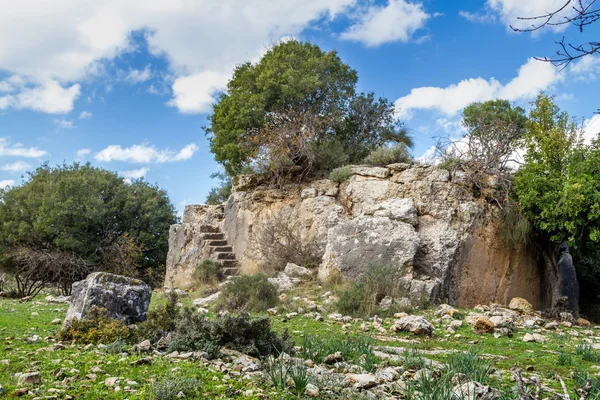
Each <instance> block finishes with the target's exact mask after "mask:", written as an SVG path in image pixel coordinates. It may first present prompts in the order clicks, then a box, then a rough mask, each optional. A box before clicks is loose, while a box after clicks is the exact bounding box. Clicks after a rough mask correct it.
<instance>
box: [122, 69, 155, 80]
mask: <svg viewBox="0 0 600 400" xmlns="http://www.w3.org/2000/svg"><path fill="white" fill-rule="evenodd" d="M151 75H152V73H151V72H150V66H147V67H146V68H144V69H142V70H140V69H132V70H130V71H129V73H128V74H127V76H125V78H124V79H125V80H126V81H127V82H129V83H133V84H135V83H142V82H145V81H147V80H148V79H150V76H151Z"/></svg>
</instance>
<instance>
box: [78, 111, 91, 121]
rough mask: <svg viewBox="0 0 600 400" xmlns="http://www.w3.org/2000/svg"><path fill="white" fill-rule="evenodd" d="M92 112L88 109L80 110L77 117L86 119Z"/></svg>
mask: <svg viewBox="0 0 600 400" xmlns="http://www.w3.org/2000/svg"><path fill="white" fill-rule="evenodd" d="M92 115H93V114H92V113H91V112H89V111H82V112H81V113H79V119H88V118H92Z"/></svg>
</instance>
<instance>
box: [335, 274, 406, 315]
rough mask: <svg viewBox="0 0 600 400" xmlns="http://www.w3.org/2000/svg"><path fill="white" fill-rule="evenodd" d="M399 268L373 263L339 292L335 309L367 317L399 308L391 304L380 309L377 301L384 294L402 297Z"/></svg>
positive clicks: (389, 312) (383, 296)
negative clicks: (385, 308) (358, 277)
mask: <svg viewBox="0 0 600 400" xmlns="http://www.w3.org/2000/svg"><path fill="white" fill-rule="evenodd" d="M400 278H401V271H400V268H399V267H397V266H381V265H374V266H371V267H369V268H368V269H367V272H366V273H365V274H364V275H363V276H362V277H361V278H360V279H358V280H357V281H353V282H350V283H349V284H348V285H347V286H346V287H345V288H344V289H342V290H341V292H340V293H339V299H338V301H337V304H336V305H337V309H338V311H339V312H341V313H343V314H347V315H353V316H359V317H369V316H371V315H373V314H375V313H378V314H380V315H382V314H393V313H394V312H397V311H405V310H400V308H399V306H398V305H395V304H394V305H392V306H390V307H389V308H388V309H387V310H382V309H381V308H380V307H379V303H380V302H381V300H383V298H385V297H386V296H390V297H392V298H393V299H397V298H399V297H402V295H403V293H402V292H403V290H402V287H401V284H402V280H401V279H400Z"/></svg>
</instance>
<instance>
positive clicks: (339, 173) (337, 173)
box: [329, 165, 352, 183]
mask: <svg viewBox="0 0 600 400" xmlns="http://www.w3.org/2000/svg"><path fill="white" fill-rule="evenodd" d="M350 177H352V167H350V166H348V165H347V166H345V167H339V168H336V169H334V170H333V171H331V172H330V173H329V180H331V181H334V182H337V183H341V182H344V181H347V180H348V179H350Z"/></svg>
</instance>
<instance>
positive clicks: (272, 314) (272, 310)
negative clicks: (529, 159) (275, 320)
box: [267, 307, 277, 316]
mask: <svg viewBox="0 0 600 400" xmlns="http://www.w3.org/2000/svg"><path fill="white" fill-rule="evenodd" d="M267 313H268V314H269V315H270V316H275V315H277V307H273V308H269V309H268V310H267Z"/></svg>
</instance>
